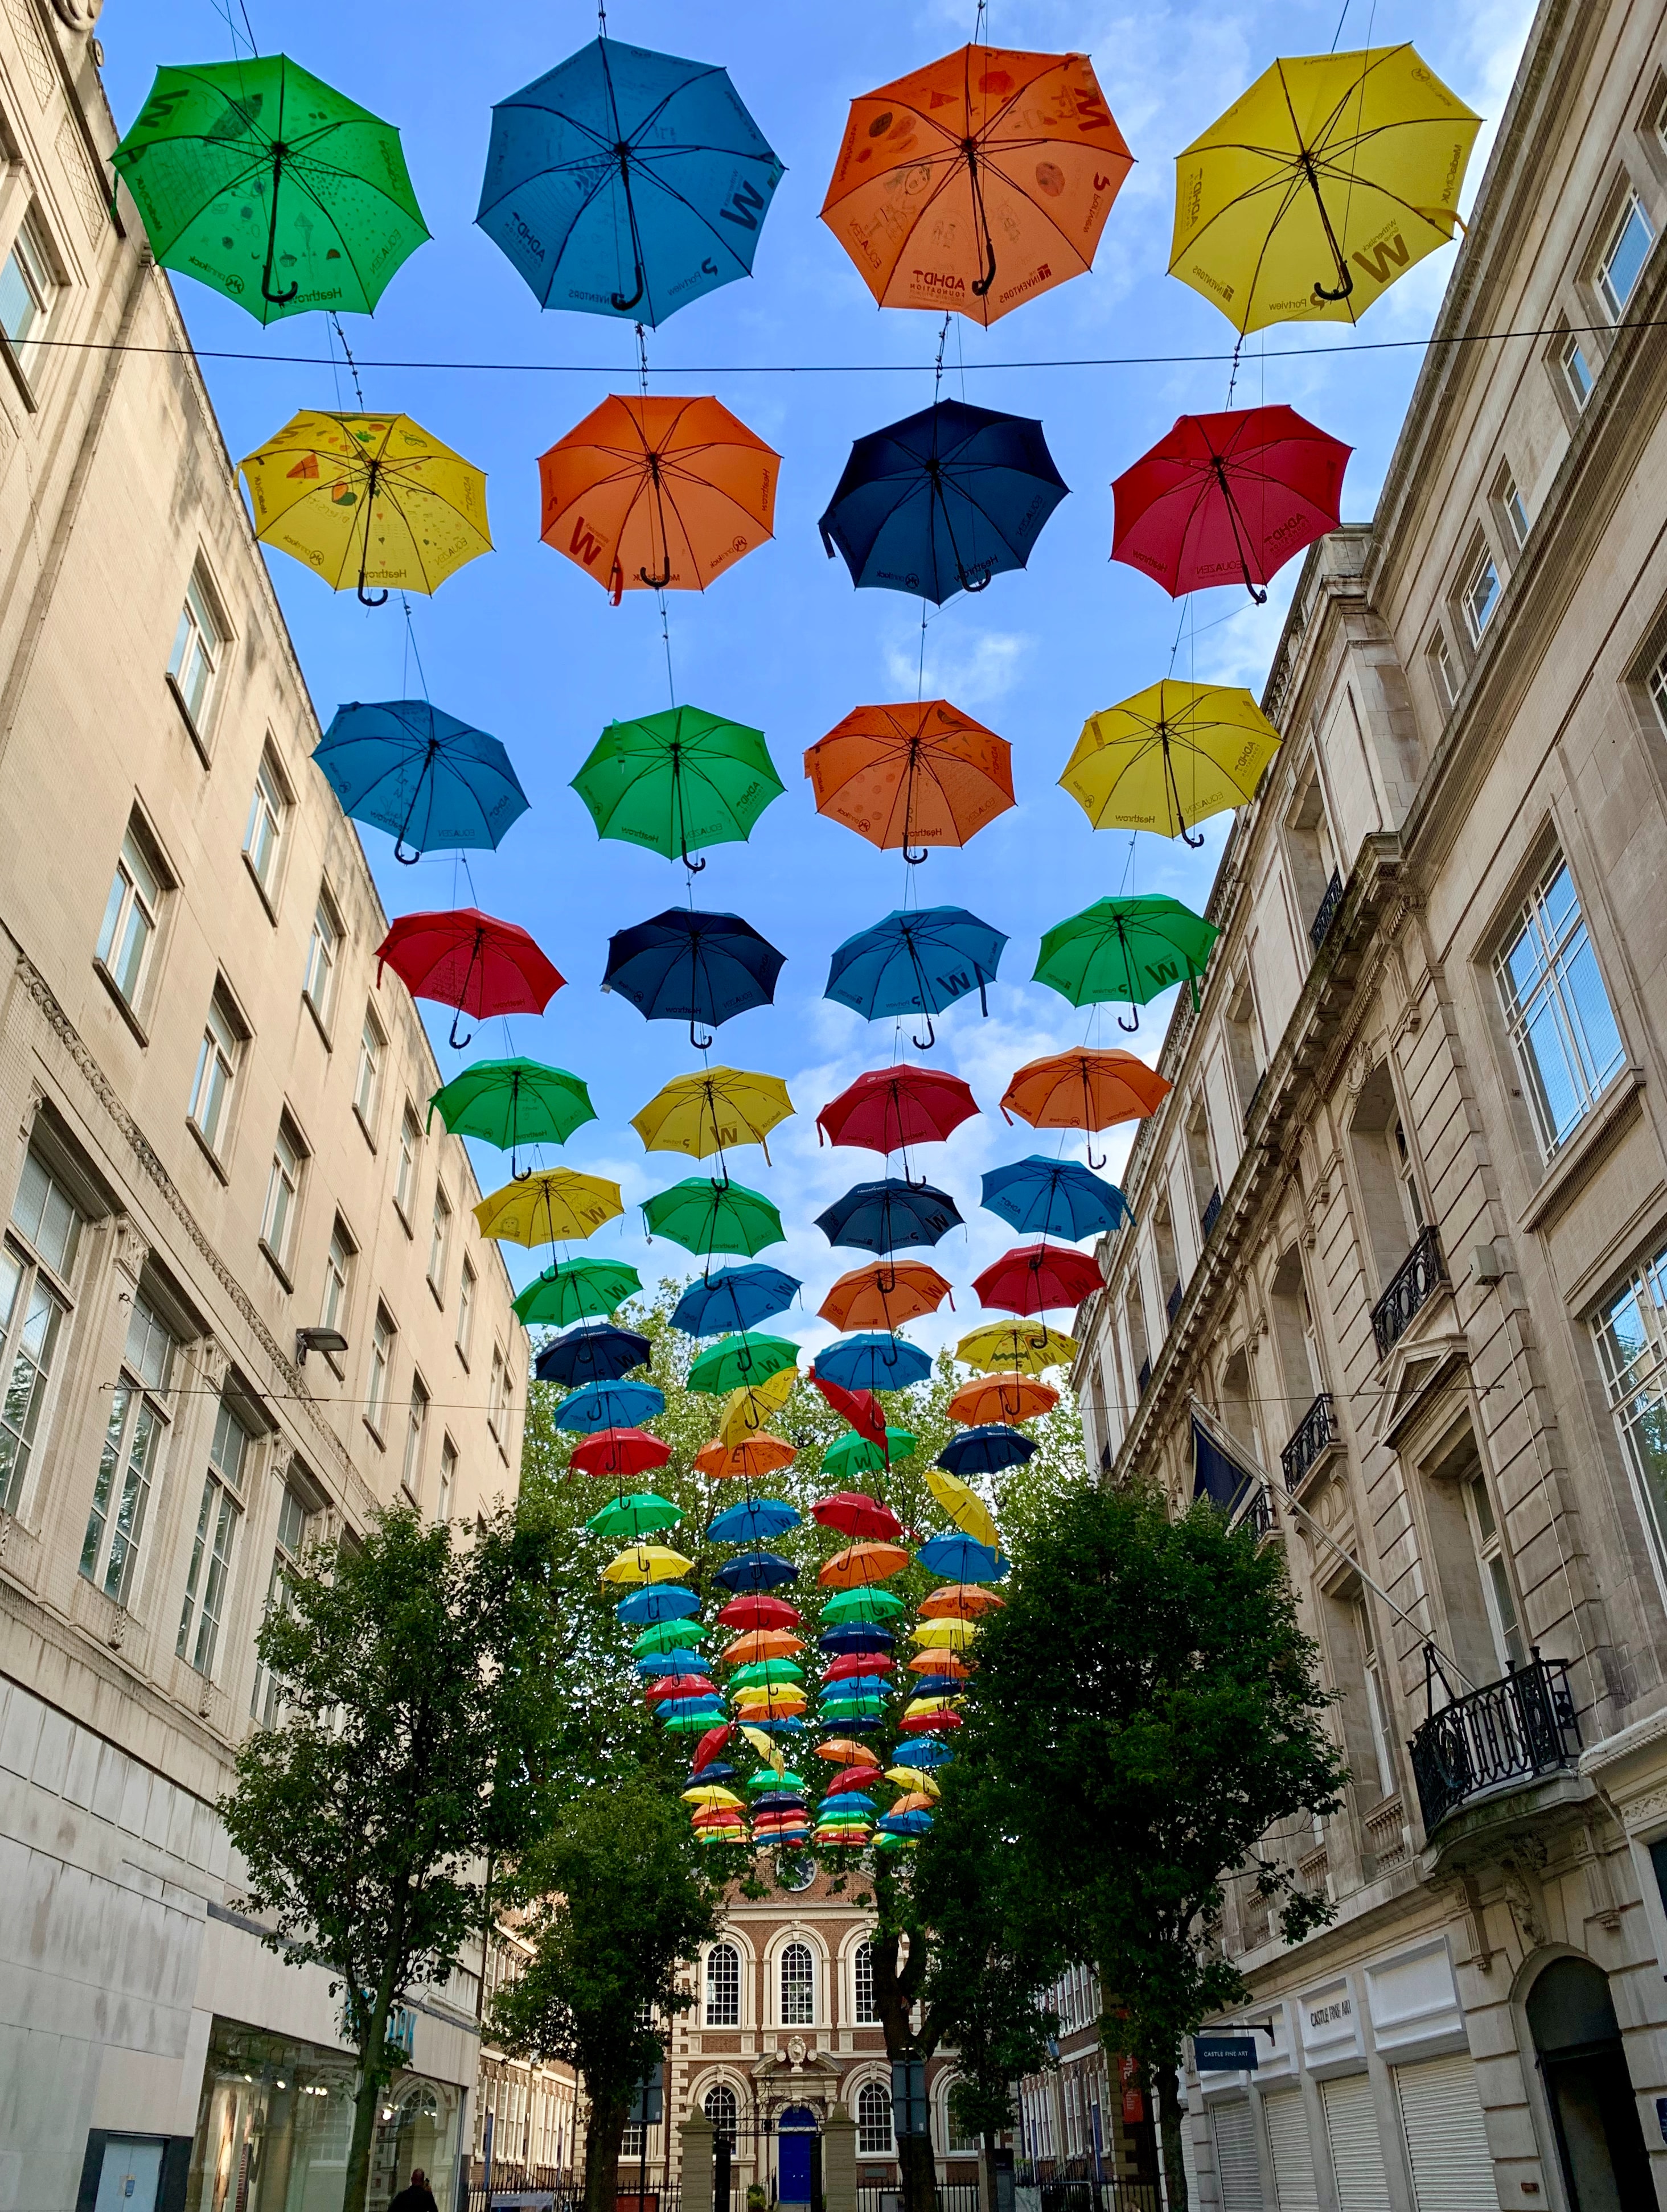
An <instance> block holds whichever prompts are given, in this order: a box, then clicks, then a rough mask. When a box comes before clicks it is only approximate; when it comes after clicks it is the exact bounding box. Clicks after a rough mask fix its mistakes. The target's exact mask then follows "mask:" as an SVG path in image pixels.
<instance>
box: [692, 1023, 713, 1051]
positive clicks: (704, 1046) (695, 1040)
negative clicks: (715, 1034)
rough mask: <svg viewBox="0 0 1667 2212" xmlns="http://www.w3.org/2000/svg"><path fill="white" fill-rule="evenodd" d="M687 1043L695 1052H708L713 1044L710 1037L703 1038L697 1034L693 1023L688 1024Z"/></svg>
mask: <svg viewBox="0 0 1667 2212" xmlns="http://www.w3.org/2000/svg"><path fill="white" fill-rule="evenodd" d="M689 1042H690V1043H691V1045H693V1046H694V1048H695V1050H696V1051H697V1052H710V1050H711V1049H712V1046H713V1043H714V1040H713V1039H712V1038H711V1037H703V1036H700V1035H699V1034H698V1033H697V1025H696V1024H695V1023H693V1022H691V1023H690V1024H689Z"/></svg>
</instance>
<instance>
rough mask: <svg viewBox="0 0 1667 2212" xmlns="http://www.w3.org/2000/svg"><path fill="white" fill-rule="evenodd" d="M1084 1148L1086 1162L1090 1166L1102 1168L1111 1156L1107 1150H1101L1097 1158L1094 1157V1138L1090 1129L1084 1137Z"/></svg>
mask: <svg viewBox="0 0 1667 2212" xmlns="http://www.w3.org/2000/svg"><path fill="white" fill-rule="evenodd" d="M1085 1149H1086V1152H1087V1154H1088V1164H1089V1166H1090V1167H1091V1168H1103V1167H1104V1165H1105V1164H1106V1162H1107V1161H1108V1160H1109V1159H1110V1157H1111V1155H1110V1153H1109V1152H1102V1153H1101V1154H1100V1156H1099V1158H1098V1159H1096V1158H1094V1138H1093V1132H1092V1130H1091V1131H1090V1132H1089V1133H1088V1136H1087V1137H1086V1139H1085Z"/></svg>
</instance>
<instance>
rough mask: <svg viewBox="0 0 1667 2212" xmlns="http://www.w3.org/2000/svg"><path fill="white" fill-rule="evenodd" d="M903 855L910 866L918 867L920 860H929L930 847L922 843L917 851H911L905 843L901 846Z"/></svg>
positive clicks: (930, 854)
mask: <svg viewBox="0 0 1667 2212" xmlns="http://www.w3.org/2000/svg"><path fill="white" fill-rule="evenodd" d="M931 857H932V852H931V848H930V847H929V846H926V845H922V848H921V849H920V851H919V852H918V853H911V852H910V849H909V848H908V846H907V845H905V846H904V847H903V859H904V860H907V861H908V863H909V865H910V867H911V868H918V867H919V866H920V865H921V863H922V860H930V859H931Z"/></svg>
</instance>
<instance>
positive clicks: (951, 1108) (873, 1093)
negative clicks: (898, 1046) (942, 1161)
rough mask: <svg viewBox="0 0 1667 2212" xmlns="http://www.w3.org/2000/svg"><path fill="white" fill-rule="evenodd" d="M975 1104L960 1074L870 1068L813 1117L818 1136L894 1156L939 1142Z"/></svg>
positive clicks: (974, 1110) (968, 1117)
mask: <svg viewBox="0 0 1667 2212" xmlns="http://www.w3.org/2000/svg"><path fill="white" fill-rule="evenodd" d="M977 1111H978V1101H977V1100H976V1098H975V1097H973V1095H972V1091H971V1089H970V1086H969V1085H967V1084H966V1083H964V1081H963V1080H962V1079H961V1078H960V1077H959V1076H958V1075H951V1074H950V1073H948V1072H947V1070H946V1069H942V1068H934V1067H911V1066H910V1065H909V1063H908V1061H907V1060H903V1061H901V1062H899V1063H898V1065H897V1066H895V1067H876V1068H871V1069H870V1070H869V1072H868V1073H867V1074H866V1075H859V1076H858V1078H857V1079H856V1081H855V1083H853V1084H851V1085H849V1086H848V1088H847V1089H845V1090H843V1091H841V1092H840V1094H839V1096H838V1097H837V1098H833V1099H830V1101H829V1102H828V1103H827V1104H826V1105H825V1106H824V1108H823V1109H822V1111H821V1112H820V1113H819V1114H818V1115H817V1117H816V1130H817V1137H818V1141H819V1140H820V1139H822V1138H823V1137H824V1136H825V1137H826V1139H827V1140H828V1142H829V1143H830V1145H858V1146H861V1148H862V1149H863V1150H864V1151H865V1152H900V1151H902V1150H903V1147H904V1146H908V1145H926V1144H939V1143H941V1142H942V1140H943V1139H945V1138H946V1137H947V1136H949V1135H950V1134H951V1133H952V1132H953V1131H955V1130H956V1129H958V1128H959V1127H960V1126H961V1124H962V1122H963V1121H970V1120H971V1119H972V1117H973V1116H974V1115H976V1113H977Z"/></svg>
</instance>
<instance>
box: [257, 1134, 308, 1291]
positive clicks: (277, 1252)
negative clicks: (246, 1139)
mask: <svg viewBox="0 0 1667 2212" xmlns="http://www.w3.org/2000/svg"><path fill="white" fill-rule="evenodd" d="M286 1150H287V1151H288V1152H289V1154H290V1155H291V1158H290V1160H289V1163H288V1164H287V1166H286V1163H285V1160H284V1157H283V1155H284V1153H285V1152H286ZM307 1158H308V1153H307V1139H306V1138H305V1137H304V1136H302V1134H301V1129H300V1127H299V1126H298V1125H297V1123H296V1121H295V1117H294V1116H293V1115H291V1114H290V1112H289V1109H288V1108H287V1107H286V1108H285V1109H284V1110H283V1113H281V1114H280V1115H278V1123H277V1129H276V1130H275V1131H274V1133H273V1136H272V1157H271V1163H270V1164H269V1165H268V1168H267V1170H266V1196H265V1201H264V1202H263V1204H262V1206H261V1209H260V1249H261V1250H262V1251H263V1252H264V1253H265V1255H266V1257H267V1258H268V1260H270V1261H271V1263H272V1266H273V1267H275V1268H276V1269H277V1273H278V1275H279V1277H280V1279H282V1281H283V1287H284V1289H285V1290H286V1291H288V1290H293V1289H294V1287H295V1285H294V1283H293V1281H292V1279H291V1275H290V1266H291V1260H292V1256H293V1255H294V1252H295V1232H296V1228H297V1225H298V1224H299V1222H300V1219H301V1203H302V1199H303V1196H304V1194H305V1191H306V1183H307ZM285 1192H287V1194H288V1195H287V1197H285V1196H283V1193H285ZM275 1203H277V1204H278V1205H279V1206H280V1207H281V1211H280V1212H278V1214H277V1218H274V1205H275ZM275 1232H276V1233H275Z"/></svg>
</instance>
